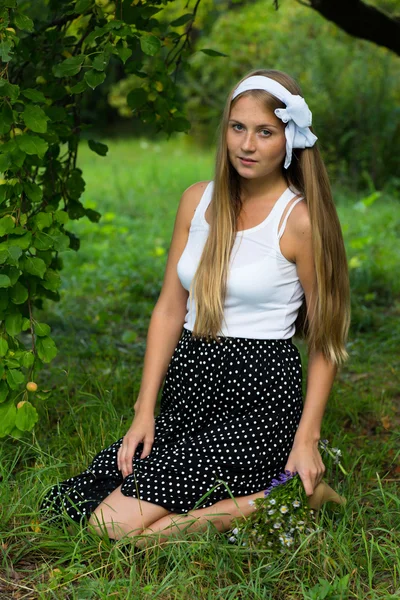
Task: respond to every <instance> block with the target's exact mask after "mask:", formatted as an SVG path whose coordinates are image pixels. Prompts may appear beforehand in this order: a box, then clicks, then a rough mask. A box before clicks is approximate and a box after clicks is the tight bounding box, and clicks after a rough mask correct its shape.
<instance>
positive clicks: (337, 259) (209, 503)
mask: <svg viewBox="0 0 400 600" xmlns="http://www.w3.org/2000/svg"><path fill="white" fill-rule="evenodd" d="M310 125H311V112H310V110H309V108H308V106H307V104H306V102H305V100H304V98H303V97H302V93H301V90H300V88H299V86H298V85H297V83H296V82H295V81H294V80H293V79H292V78H291V77H289V76H288V75H287V74H285V73H282V72H280V71H275V70H258V71H254V72H253V73H250V74H249V75H248V76H246V77H245V78H244V79H243V80H242V81H241V82H240V83H239V84H238V85H236V86H235V87H234V88H233V90H232V92H231V93H230V95H229V97H228V100H227V103H226V107H225V110H224V113H223V117H222V121H221V127H220V140H219V146H218V151H217V158H216V168H215V177H214V180H213V181H211V182H199V183H195V184H194V185H192V186H191V187H190V188H188V189H187V190H186V191H185V192H184V194H183V195H182V198H181V201H180V204H179V208H178V211H177V216H176V221H175V226H174V231H173V236H172V241H171V246H170V250H169V255H168V262H167V266H166V272H165V278H164V282H163V286H162V290H161V294H160V297H159V299H158V301H157V303H156V305H155V308H154V310H153V313H152V317H151V320H150V326H149V330H148V336H147V346H146V354H145V358H144V367H143V376H142V381H141V387H140V391H139V395H138V398H137V401H136V403H135V406H134V410H135V415H134V419H133V422H132V425H131V427H130V428H129V430H128V432H127V433H126V434H125V436H124V437H123V438H121V439H120V440H118V441H117V442H115V443H114V444H112V445H111V446H110V447H109V448H106V449H105V450H103V451H102V452H100V454H98V455H97V456H96V457H95V458H94V460H93V462H92V463H91V465H90V466H89V467H88V469H87V470H86V471H85V472H84V473H82V474H80V475H77V476H75V477H72V478H70V479H68V480H67V481H64V482H62V483H61V484H59V485H56V486H54V487H53V488H52V489H51V490H50V492H49V493H48V495H47V497H46V499H45V501H44V504H43V506H44V508H45V509H46V510H50V509H52V510H53V511H54V512H55V514H56V515H57V514H59V513H61V512H64V511H65V512H66V513H67V514H68V515H69V516H70V517H71V518H72V519H74V520H77V521H80V520H81V519H84V518H85V517H86V518H88V519H89V523H90V525H91V526H92V528H94V529H95V530H96V531H98V532H99V533H100V534H104V533H105V532H107V533H108V535H109V536H110V537H111V538H113V539H119V538H121V537H122V536H124V535H128V536H137V535H139V534H148V533H152V532H163V533H162V534H161V535H162V536H164V537H163V539H165V536H167V537H168V535H169V534H170V533H173V532H174V531H177V530H179V528H180V526H181V524H182V523H183V524H184V526H186V527H187V523H188V522H189V521H190V524H189V527H187V529H188V530H201V529H202V528H205V527H206V526H207V521H212V522H213V523H214V525H215V527H216V528H217V529H219V530H220V531H224V530H227V529H229V527H230V524H231V522H232V519H233V518H234V517H237V516H240V515H242V516H247V515H248V514H249V511H251V510H253V509H252V508H251V505H252V502H251V500H254V499H255V498H258V497H263V495H264V490H265V489H266V488H267V487H268V485H269V483H270V481H271V479H272V478H274V477H276V476H278V475H279V473H281V472H282V471H284V470H285V469H286V470H289V471H292V472H295V471H297V472H298V473H299V476H300V477H301V480H302V483H303V485H304V489H305V492H306V494H307V496H309V497H312V495H313V494H314V492H315V489H316V488H317V486H318V484H319V483H320V482H321V479H322V477H323V474H324V471H325V466H324V464H323V462H322V459H321V456H320V453H319V451H318V440H319V439H320V432H321V423H322V419H323V414H324V411H325V407H326V404H327V401H328V397H329V394H330V390H331V387H332V384H333V380H334V377H335V374H336V371H337V366H338V365H339V364H340V363H342V362H343V361H344V360H345V359H346V357H347V353H346V350H345V342H346V337H347V332H348V327H349V321H350V310H349V282H348V271H347V263H346V255H345V249H344V244H343V238H342V234H341V229H340V224H339V221H338V217H337V213H336V209H335V206H334V203H333V201H332V196H331V191H330V186H329V181H328V177H327V173H326V169H325V166H324V164H323V161H322V159H321V157H320V153H319V150H318V146H317V145H316V144H315V142H316V140H317V138H316V136H315V135H314V134H313V133H312V131H311V129H310ZM295 333H297V334H299V335H301V334H302V335H303V336H305V337H306V339H307V343H308V350H309V357H308V373H307V386H306V388H307V389H306V396H305V399H304V402H303V396H302V366H301V361H300V355H299V351H298V349H297V347H296V346H295V345H294V344H293V342H292V337H293V335H294V334H295ZM162 385H163V390H162V397H161V406H160V412H159V415H158V416H157V417H155V416H154V410H155V405H156V400H157V395H158V392H159V390H160V388H161V386H162ZM178 515H179V516H178ZM188 516H190V517H191V518H190V520H189V521H188V519H187V517H188ZM185 517H186V518H185ZM143 540H145V538H143V537H141V538H140V539H139V538H137V544H138V545H141V544H143V543H146V542H145V541H143Z"/></svg>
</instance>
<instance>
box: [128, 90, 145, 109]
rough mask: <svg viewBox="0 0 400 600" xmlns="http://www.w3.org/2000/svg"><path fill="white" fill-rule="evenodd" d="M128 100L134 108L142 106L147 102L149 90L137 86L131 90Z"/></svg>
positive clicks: (129, 104)
mask: <svg viewBox="0 0 400 600" xmlns="http://www.w3.org/2000/svg"><path fill="white" fill-rule="evenodd" d="M126 101H127V103H128V106H129V107H130V108H131V109H132V110H135V109H137V108H141V107H142V106H144V105H145V104H146V102H147V92H146V91H145V90H144V89H143V88H136V89H135V90H132V91H131V92H129V94H128V96H127V98H126Z"/></svg>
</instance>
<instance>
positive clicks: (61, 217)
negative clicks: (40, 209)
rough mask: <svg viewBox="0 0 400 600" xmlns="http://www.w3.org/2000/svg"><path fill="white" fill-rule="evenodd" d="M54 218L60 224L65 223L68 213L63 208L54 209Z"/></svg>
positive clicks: (67, 219)
mask: <svg viewBox="0 0 400 600" xmlns="http://www.w3.org/2000/svg"><path fill="white" fill-rule="evenodd" d="M54 218H55V220H56V221H57V223H61V224H62V225H65V224H66V223H68V221H69V216H68V213H67V212H66V211H65V210H56V212H55V213H54Z"/></svg>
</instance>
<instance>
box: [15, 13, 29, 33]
mask: <svg viewBox="0 0 400 600" xmlns="http://www.w3.org/2000/svg"><path fill="white" fill-rule="evenodd" d="M14 23H15V25H16V26H17V27H18V29H23V30H24V31H33V21H32V19H30V18H29V17H28V16H27V15H23V14H22V13H19V12H14Z"/></svg>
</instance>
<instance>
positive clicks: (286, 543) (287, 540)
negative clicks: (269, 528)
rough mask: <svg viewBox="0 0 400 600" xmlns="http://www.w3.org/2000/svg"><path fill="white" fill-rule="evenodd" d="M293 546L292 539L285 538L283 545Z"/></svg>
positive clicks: (289, 537)
mask: <svg viewBox="0 0 400 600" xmlns="http://www.w3.org/2000/svg"><path fill="white" fill-rule="evenodd" d="M292 544H293V538H292V537H291V536H287V537H285V545H286V546H291V545H292Z"/></svg>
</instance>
